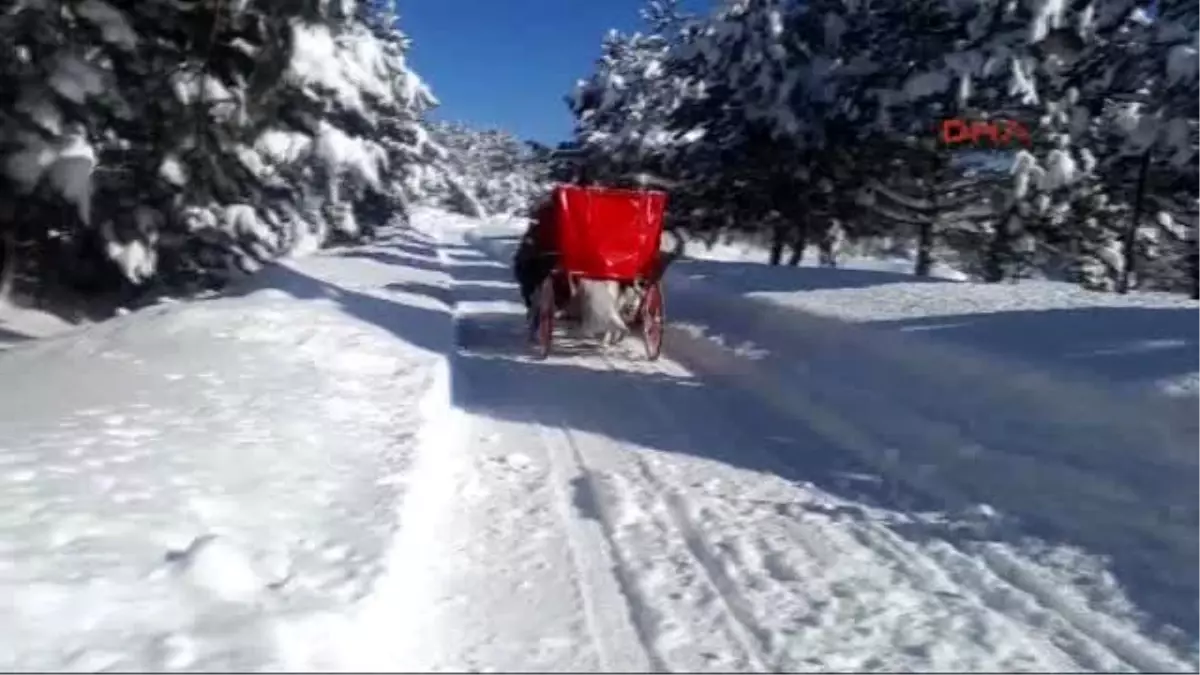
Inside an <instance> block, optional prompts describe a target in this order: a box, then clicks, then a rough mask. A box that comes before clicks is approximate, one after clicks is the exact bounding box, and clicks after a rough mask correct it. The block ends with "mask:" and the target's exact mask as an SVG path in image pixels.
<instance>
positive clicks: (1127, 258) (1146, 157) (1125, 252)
mask: <svg viewBox="0 0 1200 675" xmlns="http://www.w3.org/2000/svg"><path fill="white" fill-rule="evenodd" d="M1149 173H1150V149H1147V150H1146V151H1145V152H1143V153H1142V161H1141V162H1140V163H1139V165H1138V178H1137V190H1136V192H1134V194H1133V214H1131V216H1130V218H1129V226H1128V227H1127V228H1125V236H1123V237H1122V238H1121V258H1122V260H1121V275H1120V277H1118V279H1117V292H1118V293H1121V294H1125V293H1128V292H1129V287H1130V286H1131V285H1132V282H1133V272H1134V266H1135V265H1136V264H1137V231H1138V228H1139V227H1140V226H1141V224H1142V223H1141V221H1142V206H1143V204H1144V202H1145V199H1146V176H1147V174H1149Z"/></svg>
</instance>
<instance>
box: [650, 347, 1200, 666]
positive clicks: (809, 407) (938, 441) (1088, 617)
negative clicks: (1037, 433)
mask: <svg viewBox="0 0 1200 675" xmlns="http://www.w3.org/2000/svg"><path fill="white" fill-rule="evenodd" d="M679 337H681V338H682V339H683V340H689V341H694V340H695V338H692V337H691V336H679ZM703 347H704V352H706V353H707V352H710V351H712V349H711V347H710V346H709V345H703ZM720 358H723V359H728V358H737V357H730V356H722V357H720ZM695 360H696V359H688V363H689V364H691V363H692V362H693V361H695ZM647 366H649V367H648V368H647ZM642 368H643V372H648V373H654V372H658V373H660V374H662V372H663V371H661V368H660V366H659V364H645V363H644V362H643V366H642ZM743 368H745V366H743ZM751 393H753V394H755V395H756V396H760V397H767V393H766V392H763V391H753V392H751ZM642 398H643V399H645V400H646V401H647V405H650V406H653V407H655V408H656V409H657V410H658V412H659V415H660V417H661V418H662V419H663V420H664V421H667V420H670V419H671V415H670V411H667V410H663V406H662V404H661V402H659V401H657V399H656V398H655V397H653V396H651V395H649V394H648V393H646V392H644V391H643V396H642ZM798 402H802V404H801V405H797V403H798ZM768 403H770V402H768ZM775 407H776V408H777V409H780V410H781V412H784V413H785V414H786V415H788V416H789V417H791V418H794V419H797V420H798V421H802V422H804V421H808V422H814V421H815V422H819V423H814V424H810V425H808V426H809V428H811V429H812V430H813V431H815V432H817V433H818V434H820V435H821V436H822V437H823V438H825V439H826V440H827V441H830V442H832V443H834V444H835V445H838V446H840V447H843V448H845V449H846V450H847V451H849V452H851V453H853V454H855V455H857V456H859V457H862V458H863V459H865V460H867V465H868V466H875V468H877V469H879V468H880V467H879V466H878V464H877V461H873V460H875V459H876V458H880V457H887V456H888V455H889V453H888V451H887V448H885V447H883V446H882V445H881V444H879V443H877V442H876V441H875V439H874V438H872V437H871V436H870V435H869V434H868V433H866V432H864V431H860V430H858V429H856V428H854V425H852V424H849V423H847V422H846V421H845V420H842V419H840V417H839V416H838V415H837V414H836V413H835V412H833V411H832V410H829V409H826V408H825V407H824V406H821V405H819V404H817V403H816V402H815V401H814V400H812V399H811V398H810V397H807V396H805V395H804V394H803V393H802V392H800V391H798V390H793V391H790V392H789V402H788V404H786V409H784V408H782V407H781V406H779V405H776V406H775ZM801 411H804V413H805V414H798V413H800V412H801ZM889 412H890V419H891V420H892V421H894V422H895V423H896V424H897V425H899V426H900V428H902V429H903V430H904V431H905V433H906V434H907V435H909V437H910V438H915V439H917V440H914V442H917V441H919V442H921V443H924V444H927V445H934V446H936V447H942V448H947V449H948V451H949V450H954V451H956V448H961V447H974V448H976V449H977V452H981V453H983V452H990V451H988V450H987V449H986V448H981V447H980V446H979V445H978V444H976V443H972V442H970V440H969V439H968V438H966V437H964V436H963V435H961V432H960V431H959V429H958V428H957V427H955V426H954V425H951V424H948V423H945V422H941V421H938V420H930V419H924V418H921V419H918V418H916V417H914V416H912V415H911V414H907V415H906V414H905V413H904V412H903V409H902V408H900V407H899V406H892V407H891V408H890V409H889ZM766 452H768V453H769V454H770V455H771V457H772V459H774V460H775V462H776V463H777V464H779V465H780V466H781V467H783V468H786V469H788V470H789V473H793V474H795V473H797V472H798V467H795V466H794V465H793V464H792V463H791V461H790V460H789V459H788V458H786V457H784V456H783V455H781V454H780V453H779V452H778V451H777V450H766ZM910 478H916V479H915V480H910ZM931 478H932V476H922V477H912V476H907V475H905V476H902V477H901V482H902V483H904V484H906V485H908V486H909V487H911V488H914V489H915V490H916V491H917V492H919V493H923V494H925V495H926V496H929V497H932V498H933V499H935V501H938V502H943V503H945V502H946V501H947V497H949V502H950V503H951V504H960V503H961V502H962V501H963V500H962V499H961V497H959V496H958V495H955V494H953V490H952V489H951V490H950V494H947V489H948V487H947V486H944V485H936V486H935V485H933V484H932V483H931V481H930V479H931ZM885 530H886V531H888V532H890V530H888V529H887V528H886V527H885V526H881V525H876V526H875V530H874V531H875V532H880V531H885ZM893 536H895V535H894V534H893ZM877 543H878V540H877V539H876V538H874V537H873V538H872V544H873V545H874V544H877ZM944 545H945V546H946V547H947V548H948V549H950V550H951V551H952V553H950V554H948V555H949V556H950V559H949V560H948V559H947V557H944V556H939V557H933V556H932V555H930V554H928V553H925V552H918V551H917V550H915V547H909V548H910V550H911V551H912V554H913V555H917V556H921V557H923V558H924V559H926V560H927V561H929V562H931V563H932V564H934V565H936V566H938V567H940V568H941V569H942V570H943V571H945V572H946V573H947V574H950V575H951V578H956V579H958V580H961V581H962V582H963V587H964V588H965V589H970V590H972V591H973V592H975V594H976V597H977V598H979V599H980V600H981V601H983V602H984V603H985V604H990V606H991V607H992V608H993V609H994V610H995V611H997V612H999V613H1002V614H1010V612H1012V611H1013V610H1012V608H1011V607H1008V606H1007V605H1006V603H1005V602H1003V601H998V600H996V597H995V596H996V594H997V593H999V594H1000V595H1001V597H1002V596H1003V593H1004V589H1008V590H1009V591H1011V592H1013V593H1017V594H1019V595H1021V596H1024V597H1026V598H1027V599H1028V600H1030V601H1032V602H1034V603H1035V605H1036V606H1037V607H1039V608H1041V610H1042V612H1038V611H1037V609H1030V608H1029V607H1028V606H1025V607H1024V608H1023V609H1022V610H1021V612H1020V613H1019V615H1018V616H1015V617H1013V616H1011V615H1010V618H1012V619H1013V620H1014V621H1017V622H1018V623H1023V624H1025V625H1029V626H1042V625H1045V624H1046V623H1047V622H1050V623H1058V624H1059V626H1058V630H1059V633H1058V639H1057V640H1056V642H1055V643H1056V645H1057V646H1058V647H1059V648H1060V649H1062V650H1063V651H1064V652H1065V653H1066V654H1068V655H1069V656H1070V657H1071V658H1072V659H1073V660H1075V661H1076V662H1078V663H1079V664H1080V665H1084V664H1098V663H1107V664H1113V665H1116V664H1119V666H1118V667H1120V666H1124V667H1126V668H1129V667H1132V668H1135V669H1137V670H1141V671H1145V672H1187V671H1189V670H1191V668H1190V667H1189V666H1186V665H1185V664H1184V663H1183V662H1181V661H1179V660H1177V659H1176V658H1175V656H1174V655H1173V654H1171V653H1169V651H1168V650H1166V649H1165V648H1163V647H1162V646H1161V645H1158V644H1155V643H1153V642H1152V641H1150V640H1148V639H1147V638H1145V637H1144V636H1142V635H1141V634H1140V633H1138V632H1136V631H1135V632H1133V633H1131V632H1130V630H1129V629H1130V627H1129V626H1122V625H1120V620H1119V619H1117V618H1116V617H1112V616H1110V615H1108V614H1106V613H1103V612H1102V611H1097V610H1093V609H1091V608H1089V607H1087V606H1086V604H1085V603H1084V601H1083V600H1082V599H1079V600H1072V599H1071V597H1070V594H1069V593H1068V592H1066V591H1063V590H1061V589H1058V588H1056V587H1054V586H1053V585H1052V583H1053V582H1051V581H1049V580H1042V579H1039V578H1038V576H1037V574H1038V572H1037V571H1035V570H1036V567H1037V566H1036V565H1034V566H1033V569H1030V564H1029V563H1027V562H1024V561H1021V560H1019V559H1017V558H1014V557H1013V556H1011V555H1007V554H1003V553H998V552H997V551H995V550H989V549H984V550H983V552H982V553H981V554H979V555H972V554H971V553H970V552H967V551H965V550H964V549H963V548H962V546H961V545H959V544H956V543H954V542H951V541H944ZM954 557H958V558H960V560H959V563H958V564H957V565H956V564H955V563H954V562H953V558H954ZM964 564H965V565H971V564H975V565H977V566H978V567H981V568H982V569H981V570H978V571H979V572H982V573H984V576H982V577H981V576H979V575H978V574H976V575H975V576H974V577H971V576H969V575H965V574H963V573H962V572H963V568H964ZM956 572H957V574H955V573H956ZM1021 604H1024V603H1021ZM1047 616H1050V617H1052V618H1050V619H1049V620H1048V619H1047ZM1097 650H1100V651H1099V653H1098V651H1097ZM1106 656H1109V657H1110V658H1105V657H1106ZM1114 660H1115V664H1114ZM1102 669H1103V668H1102Z"/></svg>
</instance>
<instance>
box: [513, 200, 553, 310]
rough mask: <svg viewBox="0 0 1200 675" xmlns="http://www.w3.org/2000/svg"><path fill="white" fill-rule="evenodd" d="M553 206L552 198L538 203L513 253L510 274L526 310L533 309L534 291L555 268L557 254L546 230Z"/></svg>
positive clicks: (551, 216)
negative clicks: (527, 227) (550, 245)
mask: <svg viewBox="0 0 1200 675" xmlns="http://www.w3.org/2000/svg"><path fill="white" fill-rule="evenodd" d="M553 209H554V202H553V201H552V199H551V198H547V199H545V200H543V201H542V202H541V203H540V204H539V205H538V208H537V209H536V210H535V211H534V213H533V218H532V222H531V223H530V225H529V229H527V230H526V231H525V236H524V237H522V238H521V243H520V245H518V247H517V253H516V256H515V257H514V258H513V275H514V276H515V277H516V279H517V284H518V285H519V286H520V287H521V299H522V300H523V301H524V302H525V308H526V309H531V308H532V306H533V294H534V292H535V291H536V290H537V288H538V286H541V285H542V282H544V281H545V280H546V277H547V276H549V275H550V272H552V271H553V270H554V265H555V263H556V260H555V258H556V254H555V252H554V251H553V250H550V248H549V246H547V241H546V240H547V235H548V234H549V233H548V232H547V231H546V230H547V228H548V227H549V226H550V220H551V218H553V217H554V211H553Z"/></svg>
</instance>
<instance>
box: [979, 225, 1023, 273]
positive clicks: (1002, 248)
mask: <svg viewBox="0 0 1200 675" xmlns="http://www.w3.org/2000/svg"><path fill="white" fill-rule="evenodd" d="M1015 208H1016V207H1015V206H1013V207H1011V208H1010V209H1009V210H1008V211H1006V212H1005V213H1004V214H1003V215H1002V216H1000V219H999V220H998V221H997V222H996V231H995V232H993V233H992V239H991V241H989V242H988V248H987V254H986V255H985V256H984V258H983V280H984V281H986V282H987V283H989V284H998V283H1000V282H1001V281H1004V277H1005V274H1004V267H1005V263H1006V262H1008V260H1009V259H1010V258H1011V257H1012V238H1013V237H1012V218H1013V213H1014V210H1015Z"/></svg>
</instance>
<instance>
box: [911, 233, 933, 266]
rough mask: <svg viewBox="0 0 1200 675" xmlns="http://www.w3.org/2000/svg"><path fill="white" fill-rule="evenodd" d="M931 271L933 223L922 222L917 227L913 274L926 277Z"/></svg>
mask: <svg viewBox="0 0 1200 675" xmlns="http://www.w3.org/2000/svg"><path fill="white" fill-rule="evenodd" d="M931 271H933V223H931V222H924V223H921V226H920V227H919V228H917V264H916V267H915V268H914V269H913V274H916V275H917V276H919V277H927V276H929V273H930V272H931Z"/></svg>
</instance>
